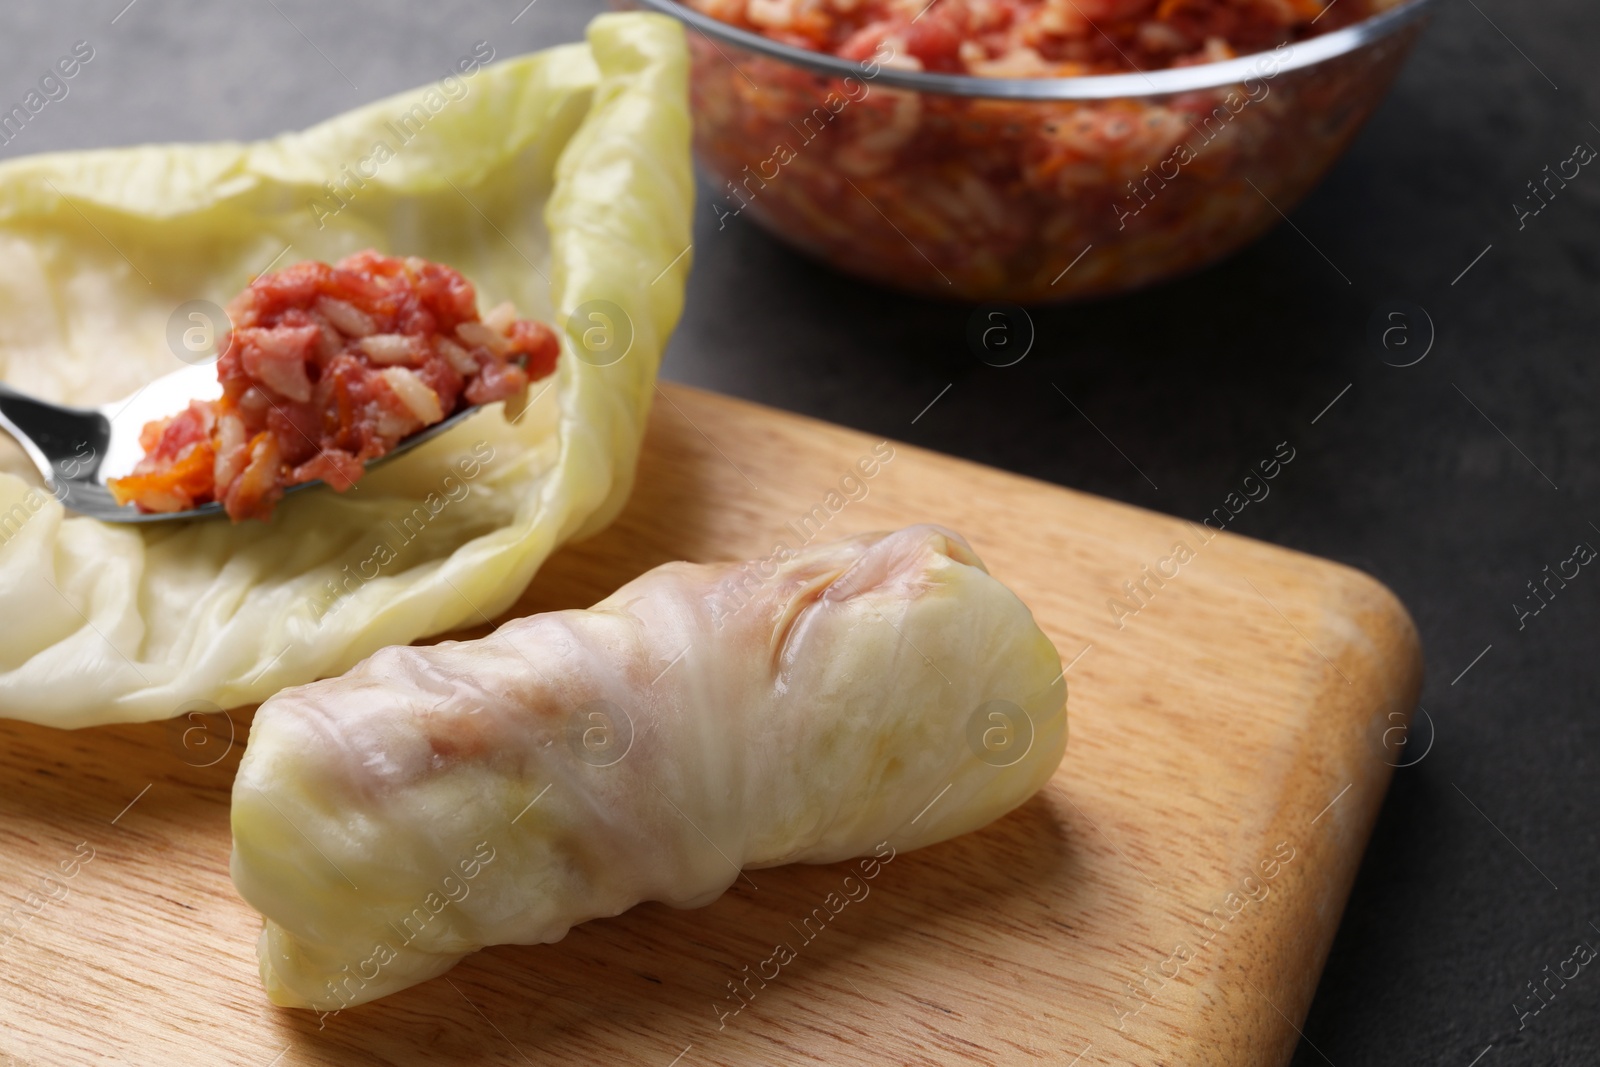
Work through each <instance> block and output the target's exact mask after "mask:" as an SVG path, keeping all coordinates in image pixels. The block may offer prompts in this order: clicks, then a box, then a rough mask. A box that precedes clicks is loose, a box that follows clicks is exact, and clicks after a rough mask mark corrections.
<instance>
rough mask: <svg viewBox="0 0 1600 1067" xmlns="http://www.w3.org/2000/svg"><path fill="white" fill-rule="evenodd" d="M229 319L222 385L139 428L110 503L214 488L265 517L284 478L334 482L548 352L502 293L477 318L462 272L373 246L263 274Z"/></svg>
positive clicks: (486, 398) (512, 378)
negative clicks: (133, 453) (134, 450)
mask: <svg viewBox="0 0 1600 1067" xmlns="http://www.w3.org/2000/svg"><path fill="white" fill-rule="evenodd" d="M228 318H229V320H230V323H231V330H230V332H229V336H228V337H226V338H222V339H220V342H219V345H218V348H219V349H220V350H221V351H222V353H223V354H222V356H221V358H220V359H219V360H218V362H217V373H218V377H219V378H220V379H221V381H222V397H221V398H220V399H218V400H207V401H199V400H197V401H192V402H191V403H190V404H189V407H188V408H187V409H186V410H184V411H182V412H179V413H178V414H176V415H173V416H171V417H169V418H165V419H158V420H156V421H154V422H151V423H149V424H147V425H146V426H145V427H144V429H143V431H141V433H140V436H139V443H140V444H141V445H143V446H144V450H145V453H146V455H145V458H144V459H143V460H141V461H140V462H139V465H138V466H137V467H135V468H134V470H133V473H132V474H130V475H128V476H127V477H125V478H116V479H113V480H112V481H111V482H110V489H111V491H112V493H113V494H114V495H115V496H116V498H117V501H118V502H119V503H122V504H127V503H133V504H136V505H137V506H138V507H139V508H140V509H141V510H143V511H149V512H173V511H186V510H188V509H190V508H194V507H198V506H200V505H201V504H206V503H210V502H212V501H218V502H220V503H221V504H222V505H223V507H224V508H225V509H226V510H227V512H228V515H229V517H231V518H232V519H233V520H234V521H236V522H237V521H239V520H241V519H247V518H257V519H265V518H267V517H268V516H269V515H271V513H272V509H273V507H274V506H275V505H276V504H277V502H278V499H279V498H280V497H282V496H283V491H284V489H285V488H287V487H288V486H291V485H296V484H299V483H301V482H309V481H313V480H316V479H319V478H320V479H322V480H323V481H325V482H327V483H328V484H329V485H331V486H332V487H333V488H334V489H337V490H339V491H341V492H343V491H344V490H346V489H349V488H350V487H351V486H352V485H354V484H355V483H356V481H357V480H358V479H359V478H360V477H361V474H362V471H363V469H364V465H365V464H366V463H367V462H368V461H370V460H374V459H377V458H378V457H379V456H382V455H384V454H386V453H388V452H389V451H390V450H391V449H393V448H394V447H395V445H397V444H398V443H399V442H400V441H401V440H403V439H404V438H406V437H409V436H410V435H412V434H414V433H416V432H417V431H418V430H421V429H423V428H424V427H427V426H431V425H433V424H434V423H437V422H440V421H442V420H444V419H445V418H447V417H449V416H450V415H452V414H454V413H455V412H456V411H458V410H460V409H461V408H462V407H465V406H470V405H477V404H487V403H489V402H491V401H494V400H505V399H508V398H511V397H515V396H518V395H519V394H521V393H523V392H524V391H525V390H526V389H527V386H528V383H529V382H530V381H533V380H536V379H539V378H543V377H545V376H547V375H549V374H550V373H551V372H552V371H553V370H554V369H555V365H556V357H557V355H558V354H559V352H560V343H559V342H558V341H557V339H556V335H555V332H554V331H553V330H552V329H551V328H550V327H549V326H547V325H545V324H544V323H542V322H534V321H530V320H527V319H519V318H517V316H516V311H515V309H514V308H512V306H511V305H510V304H501V305H500V306H499V307H496V308H494V309H493V310H491V311H490V312H489V313H488V314H487V315H485V316H483V317H482V318H480V317H479V315H478V306H477V294H476V292H475V291H474V289H473V286H472V283H471V282H469V281H467V280H466V279H465V278H463V277H462V276H461V275H460V274H458V273H457V272H456V271H454V270H451V269H450V268H449V267H445V266H441V265H440V264H437V263H430V262H428V261H426V260H422V259H418V258H416V257H414V256H413V257H407V258H405V259H398V258H394V257H391V256H384V255H380V254H379V253H377V252H372V251H367V252H359V253H357V254H355V255H353V256H349V257H346V258H345V259H343V260H340V261H339V262H338V263H337V264H334V265H329V264H327V263H318V262H314V261H307V262H304V263H297V264H295V265H293V266H291V267H287V268H285V269H284V270H281V271H278V272H277V273H274V274H264V275H261V276H260V277H258V278H257V279H256V280H255V281H253V282H251V283H250V286H249V287H248V288H247V289H245V291H244V292H243V293H241V294H239V296H238V297H236V298H235V299H234V300H233V302H232V303H231V304H229V305H228Z"/></svg>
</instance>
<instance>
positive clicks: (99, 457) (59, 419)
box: [0, 364, 478, 522]
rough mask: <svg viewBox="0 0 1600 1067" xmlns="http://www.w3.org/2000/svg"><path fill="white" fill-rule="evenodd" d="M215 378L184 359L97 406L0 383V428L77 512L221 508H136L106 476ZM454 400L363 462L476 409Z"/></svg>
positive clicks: (186, 515)
mask: <svg viewBox="0 0 1600 1067" xmlns="http://www.w3.org/2000/svg"><path fill="white" fill-rule="evenodd" d="M221 395H222V383H221V382H219V381H218V380H217V369H216V367H215V366H213V365H211V364H202V365H198V366H192V367H187V368H185V369H183V370H180V371H176V372H174V373H172V374H169V375H167V376H166V377H164V378H157V379H156V380H155V381H153V382H151V383H149V384H148V385H145V386H144V387H142V388H141V389H139V390H138V391H137V392H135V393H134V394H133V395H132V396H130V397H127V398H126V399H124V400H118V401H115V402H113V403H110V404H102V405H100V406H99V407H97V408H72V407H65V406H63V405H61V404H51V403H49V402H47V401H44V400H36V399H34V398H33V397H31V396H27V395H26V394H23V393H19V392H17V391H16V390H15V389H11V388H9V387H7V386H5V385H3V384H0V429H3V430H5V431H6V432H7V433H9V434H11V436H12V437H14V438H16V440H17V443H18V444H19V445H21V446H22V449H23V451H25V452H27V453H28V458H29V459H31V460H33V465H34V466H35V467H37V468H39V473H40V474H42V475H44V478H45V481H46V482H48V483H49V485H50V489H51V492H52V493H53V494H54V495H55V498H56V499H57V500H59V501H61V503H62V504H63V505H65V506H66V507H68V508H70V509H71V510H73V511H76V512H77V513H78V514H80V515H87V516H89V517H90V518H92V519H99V520H100V521H101V522H170V521H173V520H176V519H201V518H209V517H211V516H213V515H221V514H223V510H222V505H221V504H218V503H211V504H203V505H201V506H200V507H197V508H191V509H190V510H188V511H168V512H144V511H140V510H139V509H138V508H137V507H135V506H134V505H132V504H120V505H119V504H118V503H117V500H116V498H115V497H113V496H112V495H111V490H110V489H108V488H106V482H107V481H108V480H109V479H111V478H121V477H123V476H124V475H126V474H129V473H131V472H132V471H133V468H134V466H135V465H136V464H137V463H138V462H139V461H140V460H141V459H143V458H144V448H143V447H141V446H140V444H139V431H140V430H141V429H143V428H144V424H145V423H147V422H149V421H150V420H152V419H160V418H165V417H166V416H168V415H173V414H176V413H178V412H180V411H182V410H183V409H184V408H186V407H188V406H189V401H191V400H215V399H216V398H217V397H219V396H221ZM477 410H478V407H477V406H476V405H474V406H469V407H465V408H462V409H461V410H460V411H458V412H456V413H455V414H453V415H451V416H450V417H449V418H447V419H445V420H444V421H443V422H436V423H434V424H433V425H432V426H428V427H425V428H424V429H421V430H419V431H417V432H416V433H414V434H412V435H411V436H410V437H407V438H406V439H405V440H403V441H401V442H400V443H399V444H397V445H395V446H394V449H393V450H392V451H391V452H389V453H387V454H386V455H383V456H379V457H378V458H377V459H375V460H372V461H370V462H369V463H368V464H367V466H369V467H371V466H374V465H376V464H378V463H383V462H385V461H386V460H390V459H393V458H394V457H395V456H398V455H400V454H401V453H403V452H405V451H407V450H409V449H412V448H415V447H416V446H417V445H420V444H422V443H423V442H424V441H428V440H431V439H433V438H434V437H437V436H438V435H439V434H441V433H443V432H444V431H446V430H448V429H450V428H451V427H452V426H455V425H456V424H457V423H459V422H461V421H462V420H463V419H465V418H466V417H467V416H469V415H471V414H472V413H473V412H475V411H477ZM322 484H323V483H322V481H321V480H320V479H319V480H317V481H311V482H301V483H300V484H298V485H291V486H289V487H287V488H286V489H285V490H284V491H285V492H287V493H294V492H298V491H300V490H301V489H307V488H310V487H311V486H313V485H322Z"/></svg>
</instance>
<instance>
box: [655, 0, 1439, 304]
mask: <svg viewBox="0 0 1600 1067" xmlns="http://www.w3.org/2000/svg"><path fill="white" fill-rule="evenodd" d="M683 2H684V3H685V4H686V5H688V6H689V7H692V8H693V9H694V10H697V11H699V12H701V13H703V14H706V15H709V16H712V17H714V18H716V19H719V20H721V21H724V22H726V23H729V24H731V25H733V26H735V27H738V28H740V29H743V30H746V31H752V32H756V33H759V34H761V35H763V36H765V37H767V38H769V39H772V40H774V41H778V42H781V43H784V44H787V45H791V46H798V47H800V48H803V49H806V50H809V51H812V52H815V53H823V54H831V55H836V56H839V57H841V58H843V59H846V60H849V61H850V62H852V63H853V64H855V65H856V66H857V70H856V72H855V73H853V74H849V75H844V76H840V75H833V74H827V73H821V72H818V71H815V70H811V69H807V68H804V67H802V66H800V65H798V64H796V63H794V62H790V61H788V60H785V59H782V58H779V57H776V56H772V55H768V54H764V53H759V52H755V51H752V50H750V49H748V48H741V47H740V46H739V45H738V44H737V43H735V42H733V41H726V42H722V43H718V42H716V41H714V40H712V39H711V37H710V36H708V35H706V34H703V33H702V34H690V37H689V46H690V52H691V55H692V57H693V60H694V68H693V80H692V82H691V91H692V93H693V96H694V110H695V144H696V148H697V149H698V152H699V155H700V159H701V162H702V163H703V164H704V165H705V166H706V167H707V169H709V170H710V171H711V172H712V173H713V174H715V175H716V177H717V179H718V180H717V182H716V184H717V186H718V188H717V191H716V199H714V200H713V201H712V203H711V205H710V207H711V209H712V212H713V214H714V216H715V217H716V219H717V221H718V225H719V227H723V228H725V227H727V226H729V225H731V224H732V221H731V220H732V219H733V218H734V217H735V216H739V215H743V214H745V213H747V212H748V214H749V215H750V216H751V217H753V218H754V219H755V220H757V221H758V222H760V223H762V224H763V225H765V226H767V227H768V228H769V229H771V230H773V231H774V232H775V233H777V234H778V235H779V236H781V237H783V238H784V239H786V240H788V241H790V242H791V243H793V244H795V245H797V246H799V247H800V248H802V249H804V250H806V251H808V252H810V253H812V254H813V255H816V256H817V257H819V258H821V259H823V260H825V261H827V262H829V263H831V264H832V265H834V266H836V267H838V268H839V269H841V270H844V271H847V272H849V273H852V274H857V275H860V276H864V277H866V278H870V279H872V280H874V281H878V282H882V283H884V284H887V285H890V286H893V287H896V288H900V289H907V290H911V291H913V292H919V293H922V294H925V295H930V296H936V297H940V298H945V299H948V298H952V297H956V298H964V299H968V300H995V299H998V300H1005V301H1011V302H1017V303H1031V302H1036V301H1050V300H1059V299H1065V298H1081V297H1085V296H1099V295H1104V294H1107V293H1114V292H1120V291H1125V290H1128V289H1133V288H1136V287H1138V286H1140V285H1145V284H1148V283H1150V282H1153V281H1156V280H1160V279H1163V278H1167V277H1171V276H1173V275H1175V274H1179V273H1181V272H1183V271H1186V270H1190V269H1194V268H1196V267H1199V266H1202V265H1204V264H1205V263H1208V262H1211V261H1213V260H1215V259H1217V258H1219V257H1221V256H1223V255H1225V254H1227V253H1228V252H1231V251H1233V250H1234V249H1236V248H1238V247H1240V246H1241V245H1243V244H1244V243H1246V242H1247V241H1249V240H1251V239H1253V238H1254V237H1256V236H1258V235H1259V234H1261V233H1262V232H1264V231H1265V230H1266V229H1267V228H1269V227H1270V226H1271V225H1273V224H1275V223H1276V222H1277V221H1278V220H1279V218H1280V215H1279V211H1280V210H1281V211H1288V210H1289V209H1290V208H1291V207H1292V206H1293V205H1294V204H1295V203H1296V202H1297V201H1298V200H1299V199H1300V198H1301V197H1302V196H1304V195H1305V194H1306V192H1308V191H1309V190H1310V188H1311V187H1312V186H1313V185H1314V184H1315V182H1316V181H1317V179H1318V178H1320V177H1321V175H1322V173H1323V172H1324V171H1325V170H1326V168H1327V167H1328V165H1329V164H1331V163H1332V161H1333V160H1334V159H1335V158H1337V156H1338V154H1339V153H1340V152H1341V151H1342V150H1343V149H1344V147H1345V146H1346V145H1347V144H1348V143H1349V139H1350V138H1351V136H1353V135H1354V133H1355V131H1356V130H1357V129H1358V128H1359V127H1360V125H1361V123H1362V122H1363V121H1364V120H1365V119H1366V117H1367V115H1368V114H1370V112H1371V110H1372V108H1373V107H1375V106H1376V104H1377V102H1378V100H1379V99H1380V98H1381V96H1382V94H1383V92H1384V91H1385V89H1386V88H1387V86H1388V84H1389V82H1390V80H1391V79H1392V77H1393V75H1394V73H1395V71H1396V70H1398V68H1399V63H1400V61H1401V60H1402V59H1403V57H1404V55H1405V53H1406V51H1407V49H1408V48H1409V45H1410V42H1411V41H1412V40H1413V39H1414V37H1415V32H1416V30H1417V28H1418V27H1419V26H1420V22H1415V21H1412V22H1408V23H1405V24H1403V26H1404V29H1403V31H1402V32H1395V33H1390V34H1385V35H1381V36H1380V37H1378V38H1376V39H1374V40H1373V41H1372V42H1368V43H1366V44H1363V45H1361V46H1360V47H1357V48H1353V49H1351V50H1349V51H1348V52H1343V53H1340V54H1338V55H1336V56H1334V57H1332V58H1328V59H1324V60H1321V61H1319V62H1316V63H1311V64H1305V65H1299V64H1294V63H1292V62H1291V59H1292V57H1293V55H1294V50H1295V49H1296V48H1297V47H1299V46H1300V45H1301V44H1302V43H1303V42H1304V41H1305V40H1307V39H1309V38H1313V37H1317V36H1320V35H1322V34H1325V33H1327V32H1328V31H1330V30H1334V29H1338V28H1341V27H1346V26H1348V25H1349V24H1351V23H1353V22H1357V21H1360V20H1364V19H1366V18H1368V17H1370V16H1373V15H1375V14H1378V13H1379V12H1380V11H1382V10H1386V9H1388V8H1392V7H1394V6H1395V5H1396V4H1397V3H1398V2H1399V0H1332V2H1331V3H1327V4H1324V3H1323V2H1322V0H683ZM1246 55H1249V56H1254V57H1255V58H1254V60H1253V62H1250V63H1249V66H1250V68H1251V70H1252V71H1253V73H1251V74H1249V75H1247V76H1245V77H1243V78H1242V79H1241V80H1240V81H1238V82H1236V83H1233V84H1224V85H1218V86H1215V87H1211V88H1202V89H1193V90H1188V91H1172V92H1158V91H1156V89H1155V87H1154V83H1153V80H1152V85H1151V91H1149V92H1142V91H1140V90H1138V89H1135V90H1134V91H1133V93H1132V94H1131V95H1123V96H1117V97H1113V98H1108V99H1099V98H1096V99H1088V98H1084V99H1074V98H1071V97H1072V96H1073V94H1072V93H1070V92H1063V95H1062V97H1061V98H1049V94H1048V93H1047V94H1045V97H1046V98H1039V99H1016V98H1005V97H1004V96H1003V95H997V96H988V95H973V96H967V95H957V94H953V93H942V92H938V91H936V90H933V89H928V90H914V89H908V88H904V87H900V86H896V85H891V84H889V83H888V80H887V79H881V75H882V73H883V72H884V71H890V70H892V71H896V72H899V71H921V72H929V73H934V74H939V75H945V76H949V75H955V76H958V77H960V76H971V77H974V78H975V79H976V78H977V77H983V78H985V79H986V80H987V79H993V78H1009V79H1039V78H1067V77H1078V76H1094V75H1106V74H1121V75H1124V76H1127V75H1130V74H1131V75H1132V76H1133V80H1135V81H1137V78H1138V75H1139V74H1147V75H1148V73H1149V72H1150V71H1153V70H1156V69H1161V68H1174V67H1192V66H1194V65H1197V64H1202V63H1211V62H1218V61H1224V60H1229V59H1234V58H1239V57H1242V56H1246Z"/></svg>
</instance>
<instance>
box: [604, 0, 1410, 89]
mask: <svg viewBox="0 0 1600 1067" xmlns="http://www.w3.org/2000/svg"><path fill="white" fill-rule="evenodd" d="M628 2H630V3H632V4H637V5H639V6H641V7H645V8H648V9H649V10H651V11H656V12H660V13H661V14H663V15H666V16H668V17H670V18H674V19H677V20H678V21H679V22H681V23H683V24H684V25H686V26H687V27H689V28H690V29H692V30H696V31H698V32H699V33H701V34H702V35H703V36H705V37H706V38H707V39H708V40H710V41H711V43H712V44H713V45H716V44H717V43H718V42H719V41H720V42H721V43H723V44H729V45H733V46H735V47H737V48H739V49H741V50H743V51H747V52H757V53H760V54H762V55H765V56H769V57H771V58H773V59H780V60H784V61H785V62H787V63H790V64H792V65H793V66H797V67H802V68H804V69H807V70H811V71H815V72H817V73H819V74H827V75H832V76H834V77H837V78H857V79H860V80H863V81H871V82H876V83H878V84H880V85H884V86H888V87H892V88H896V89H911V90H915V91H917V92H924V93H937V94H941V95H945V96H968V97H986V98H996V99H1006V100H1116V99H1125V98H1139V97H1165V96H1170V95H1172V94H1174V93H1186V92H1195V91H1198V90H1207V89H1220V88H1223V87H1225V86H1230V85H1238V84H1241V83H1243V82H1245V81H1248V80H1249V79H1251V78H1255V79H1258V80H1261V79H1265V80H1270V79H1272V78H1275V77H1277V76H1278V75H1279V74H1282V73H1284V72H1286V71H1292V70H1300V69H1302V68H1304V67H1310V66H1315V65H1316V64H1319V63H1325V62H1327V61H1328V60H1331V59H1336V58H1338V57H1340V56H1343V55H1348V54H1349V53H1351V52H1355V51H1357V50H1359V49H1362V48H1365V47H1367V46H1369V45H1371V44H1374V43H1376V42H1378V41H1380V40H1382V39H1384V38H1386V37H1390V36H1392V35H1393V34H1395V33H1398V32H1399V31H1400V30H1401V29H1403V28H1404V27H1406V26H1409V25H1410V24H1411V23H1413V22H1415V21H1417V20H1418V19H1420V18H1421V17H1422V16H1423V15H1424V14H1425V13H1426V12H1427V9H1428V8H1430V7H1431V6H1432V5H1433V3H1434V0H1401V2H1400V3H1398V4H1396V5H1395V6H1394V7H1391V8H1389V9H1388V10H1387V11H1382V12H1379V13H1378V14H1376V15H1372V16H1370V17H1368V18H1365V19H1362V20H1361V21H1360V22H1357V23H1354V24H1353V25H1350V26H1346V27H1345V28H1344V29H1341V30H1335V31H1333V32H1332V33H1324V34H1320V35H1318V36H1316V37H1311V38H1308V39H1306V40H1304V41H1299V42H1296V43H1294V44H1290V45H1280V46H1279V48H1278V49H1277V50H1275V51H1272V52H1256V53H1253V54H1251V55H1246V56H1239V57H1237V58H1235V59H1229V60H1224V61H1223V62H1220V63H1201V64H1196V65H1194V66H1190V67H1169V68H1167V69H1165V70H1152V71H1146V72H1137V71H1136V72H1134V73H1130V74H1094V75H1087V76H1083V77H1075V78H985V77H979V76H976V75H971V74H940V73H929V72H927V71H920V70H899V69H896V68H893V67H887V66H883V65H882V64H881V63H880V64H876V67H877V70H876V71H873V70H872V69H871V68H872V67H873V66H875V64H873V63H872V62H871V61H870V60H868V61H863V62H859V63H858V62H854V61H852V60H848V59H842V58H840V57H839V56H834V55H829V54H827V53H824V52H812V51H809V50H807V49H804V48H797V47H795V46H794V45H788V44H782V43H780V42H778V41H774V40H772V39H771V38H768V37H763V36H762V35H761V34H759V33H753V32H751V31H750V30H743V29H740V28H738V27H737V26H732V25H730V24H728V23H726V22H722V21H720V20H718V19H714V18H712V17H711V16H710V15H705V14H702V13H701V12H699V11H696V10H694V9H693V8H691V7H689V6H687V5H686V4H684V3H681V2H680V0H628ZM934 2H937V0H934ZM1334 2H1335V3H1337V2H1338V0H1334ZM1330 6H1331V5H1330ZM1284 49H1288V52H1289V54H1288V55H1287V56H1281V57H1280V56H1279V53H1280V52H1282V51H1283V50H1284ZM718 50H719V51H720V50H721V49H720V46H718ZM723 58H724V59H727V60H728V62H729V64H730V65H732V66H733V67H734V69H735V70H738V65H737V64H735V63H734V62H733V60H732V59H731V58H729V57H728V56H727V55H724V56H723ZM740 73H741V74H743V73H744V72H743V71H740Z"/></svg>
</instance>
